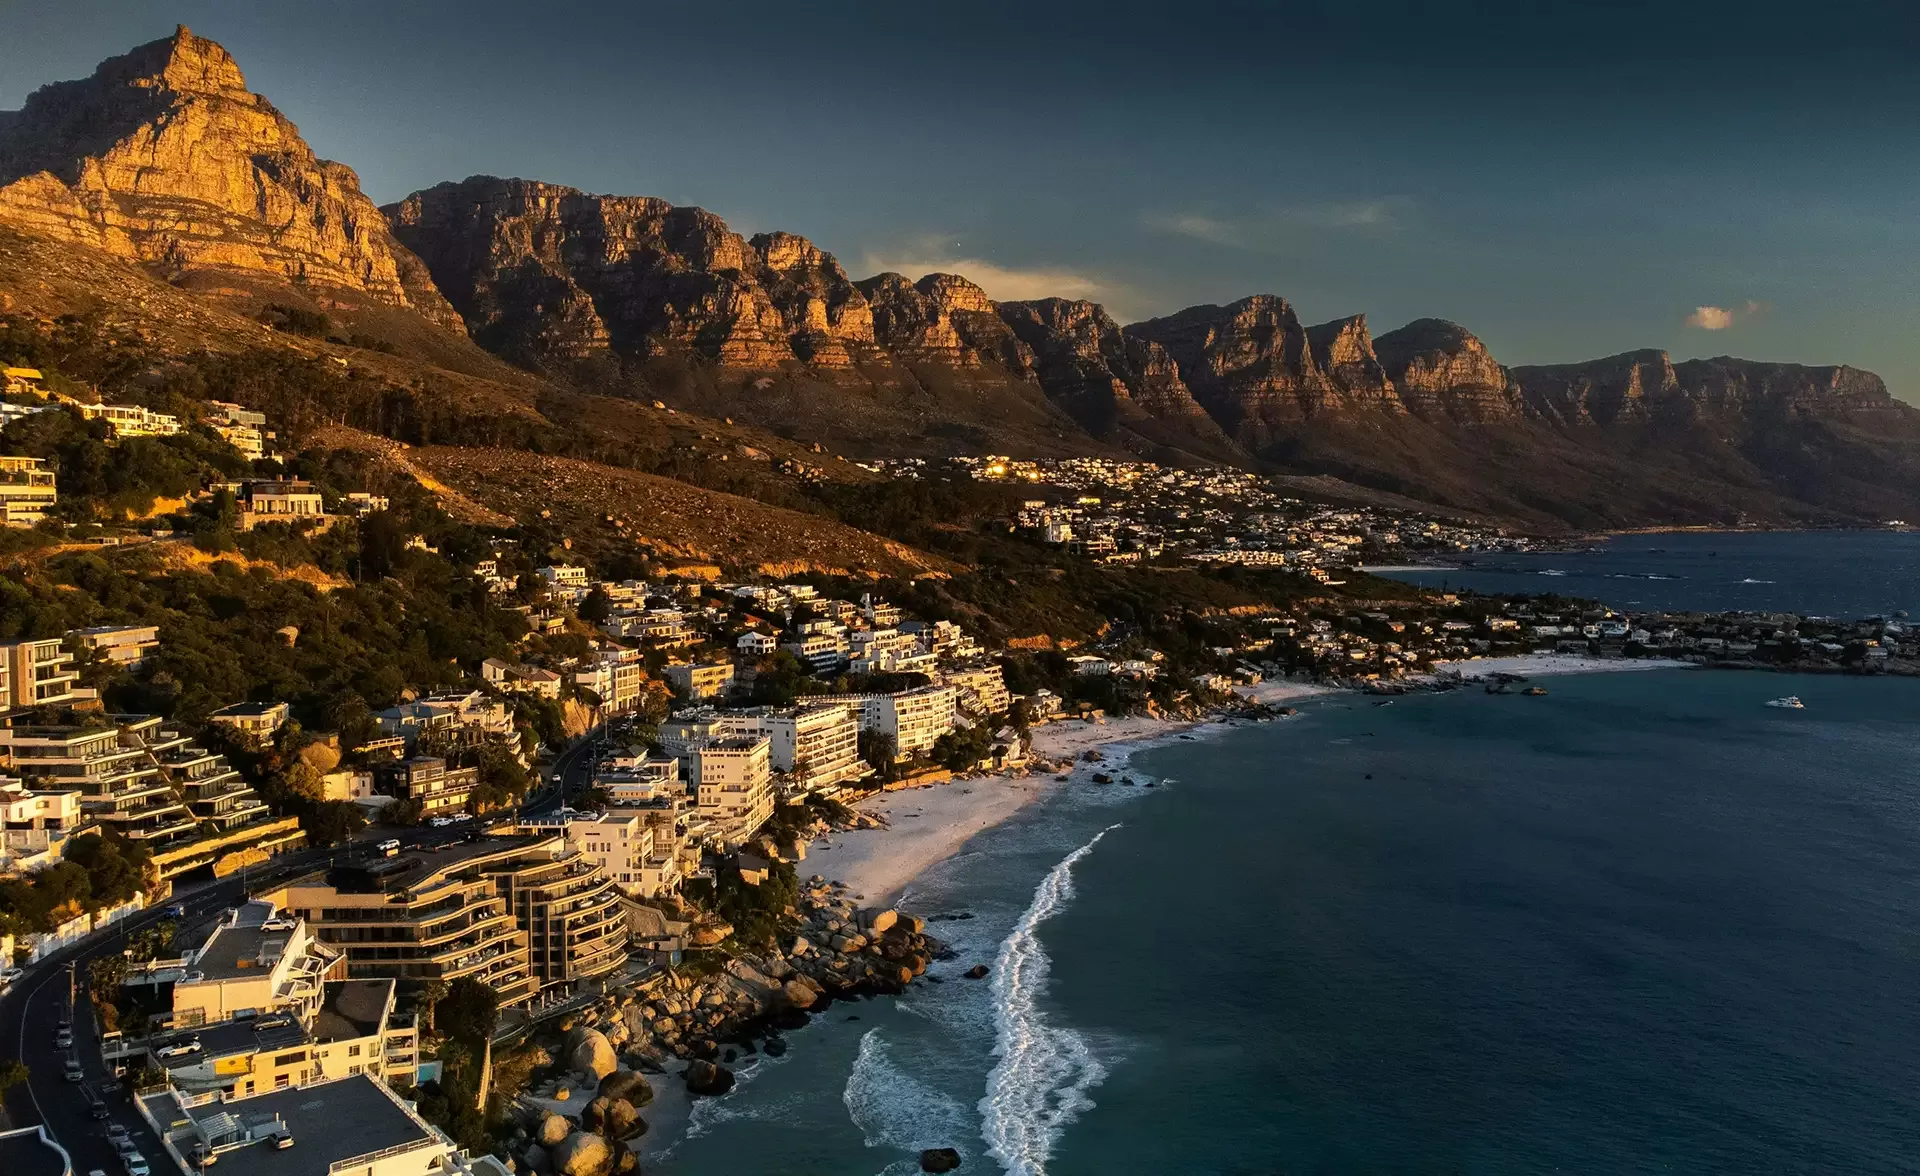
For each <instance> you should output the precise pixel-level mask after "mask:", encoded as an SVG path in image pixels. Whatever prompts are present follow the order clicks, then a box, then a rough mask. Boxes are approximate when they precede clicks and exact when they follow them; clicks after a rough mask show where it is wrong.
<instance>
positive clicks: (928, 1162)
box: [920, 1147, 960, 1172]
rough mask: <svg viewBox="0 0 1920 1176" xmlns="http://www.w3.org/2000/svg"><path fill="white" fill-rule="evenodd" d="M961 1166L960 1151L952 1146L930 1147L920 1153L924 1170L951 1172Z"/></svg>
mask: <svg viewBox="0 0 1920 1176" xmlns="http://www.w3.org/2000/svg"><path fill="white" fill-rule="evenodd" d="M959 1166H960V1153H959V1152H958V1151H956V1150H955V1149H953V1148H950V1147H930V1148H928V1149H927V1150H925V1151H923V1152H921V1153H920V1170H921V1171H922V1172H951V1171H954V1170H955V1169H956V1168H958V1167H959Z"/></svg>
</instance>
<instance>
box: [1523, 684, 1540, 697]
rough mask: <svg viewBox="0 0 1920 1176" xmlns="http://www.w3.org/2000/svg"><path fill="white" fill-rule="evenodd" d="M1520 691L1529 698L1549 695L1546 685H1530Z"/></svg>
mask: <svg viewBox="0 0 1920 1176" xmlns="http://www.w3.org/2000/svg"><path fill="white" fill-rule="evenodd" d="M1520 693H1522V694H1524V695H1526V696H1527V697H1528V698H1545V697H1546V696H1547V688H1546V687H1545V686H1529V687H1527V688H1526V689H1525V690H1522V691H1521V692H1520Z"/></svg>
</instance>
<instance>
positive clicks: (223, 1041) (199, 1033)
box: [153, 1013, 307, 1070]
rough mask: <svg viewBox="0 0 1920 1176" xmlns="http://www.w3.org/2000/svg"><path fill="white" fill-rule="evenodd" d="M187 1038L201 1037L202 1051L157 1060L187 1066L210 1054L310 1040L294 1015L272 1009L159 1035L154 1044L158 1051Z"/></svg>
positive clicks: (272, 1048) (251, 1050) (217, 1055)
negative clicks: (248, 1017) (242, 1018)
mask: <svg viewBox="0 0 1920 1176" xmlns="http://www.w3.org/2000/svg"><path fill="white" fill-rule="evenodd" d="M280 1020H285V1021H286V1024H284V1025H271V1026H270V1027H269V1028H264V1029H263V1028H261V1027H260V1025H261V1023H263V1022H274V1021H280ZM187 1041H198V1042H199V1043H200V1049H199V1051H198V1052H196V1053H190V1054H182V1055H181V1056H180V1057H177V1058H164V1059H162V1058H158V1057H157V1056H156V1058H155V1060H156V1061H159V1063H160V1064H161V1065H162V1066H165V1067H166V1068H167V1069H170V1070H184V1069H189V1068H191V1067H193V1066H197V1065H200V1064H201V1063H202V1062H205V1061H206V1060H207V1059H208V1058H225V1057H232V1056H234V1055H236V1054H250V1053H254V1052H256V1051H266V1052H269V1053H271V1052H273V1051H275V1050H282V1049H293V1048H295V1047H297V1046H302V1045H305V1044H307V1031H306V1030H305V1029H304V1028H302V1027H301V1025H300V1022H299V1021H298V1020H296V1019H295V1018H293V1017H289V1016H285V1015H284V1014H276V1013H269V1014H267V1015H266V1016H263V1017H259V1018H256V1019H255V1020H252V1021H222V1022H220V1023H218V1024H214V1025H202V1026H200V1027H199V1028H198V1029H183V1030H180V1031H179V1032H176V1033H169V1034H167V1035H166V1036H165V1037H160V1038H155V1039H154V1042H153V1047H154V1050H155V1051H156V1054H157V1052H158V1051H159V1050H161V1049H165V1048H167V1047H168V1046H172V1045H178V1044H180V1043H182V1042H187Z"/></svg>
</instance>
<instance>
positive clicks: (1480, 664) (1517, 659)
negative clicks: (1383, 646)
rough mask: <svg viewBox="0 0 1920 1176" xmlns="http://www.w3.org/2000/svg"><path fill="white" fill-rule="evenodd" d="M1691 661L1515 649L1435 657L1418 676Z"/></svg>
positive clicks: (1629, 668) (1585, 670)
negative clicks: (1443, 658)
mask: <svg viewBox="0 0 1920 1176" xmlns="http://www.w3.org/2000/svg"><path fill="white" fill-rule="evenodd" d="M1698 668H1699V666H1698V665H1697V664H1696V663H1694V662H1687V661H1678V660H1676V659H1674V658H1666V657H1594V656H1592V655H1591V654H1581V653H1519V654H1513V655H1511V656H1508V657H1475V658H1461V659H1459V660H1456V661H1437V662H1434V663H1433V669H1432V671H1431V672H1430V673H1427V674H1425V675H1422V676H1421V678H1420V679H1419V680H1420V681H1421V682H1424V683H1433V682H1437V681H1439V680H1440V679H1441V677H1442V676H1443V675H1458V676H1459V678H1460V679H1461V680H1462V681H1472V680H1473V679H1475V678H1479V677H1484V676H1486V675H1488V674H1522V675H1528V676H1534V677H1542V678H1547V677H1552V676H1554V675H1556V674H1618V673H1630V672H1634V671H1640V670H1691V669H1698Z"/></svg>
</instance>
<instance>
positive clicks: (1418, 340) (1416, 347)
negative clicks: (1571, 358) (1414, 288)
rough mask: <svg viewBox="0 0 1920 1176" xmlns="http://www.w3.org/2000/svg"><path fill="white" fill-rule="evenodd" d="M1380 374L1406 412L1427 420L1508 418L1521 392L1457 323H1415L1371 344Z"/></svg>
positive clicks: (1517, 407) (1513, 414) (1517, 406)
mask: <svg viewBox="0 0 1920 1176" xmlns="http://www.w3.org/2000/svg"><path fill="white" fill-rule="evenodd" d="M1373 350H1374V354H1375V355H1376V356H1377V357H1378V359H1379V361H1380V366H1381V370H1382V371H1383V372H1384V373H1385V375H1386V377H1387V379H1389V380H1391V381H1392V382H1393V386H1394V388H1395V389H1396V391H1397V392H1398V394H1399V397H1400V402H1401V403H1402V404H1403V405H1405V406H1406V409H1407V411H1409V412H1411V413H1413V414H1414V415H1416V416H1420V417H1425V418H1427V419H1429V420H1454V421H1465V422H1475V421H1498V420H1510V419H1512V418H1514V417H1516V416H1517V415H1519V413H1520V411H1521V405H1520V400H1519V389H1518V388H1517V387H1516V386H1515V384H1514V381H1513V379H1512V377H1511V376H1509V375H1508V374H1507V369H1505V368H1503V367H1501V366H1500V364H1499V363H1498V362H1497V361H1496V360H1495V359H1494V358H1493V356H1492V355H1490V354H1488V352H1487V348H1486V345H1485V344H1483V343H1481V342H1480V340H1479V339H1476V338H1475V337H1474V336H1473V334H1472V333H1471V332H1469V331H1468V330H1467V329H1466V328H1465V327H1462V326H1460V325H1459V324H1457V323H1450V322H1447V321H1446V320H1445V319H1432V318H1427V319H1415V320H1414V321H1413V322H1410V323H1408V324H1407V325H1406V326H1404V327H1401V328H1400V329H1399V330H1397V331H1388V332H1387V333H1386V334H1384V335H1382V336H1380V337H1379V338H1378V339H1375V340H1374V341H1373Z"/></svg>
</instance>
